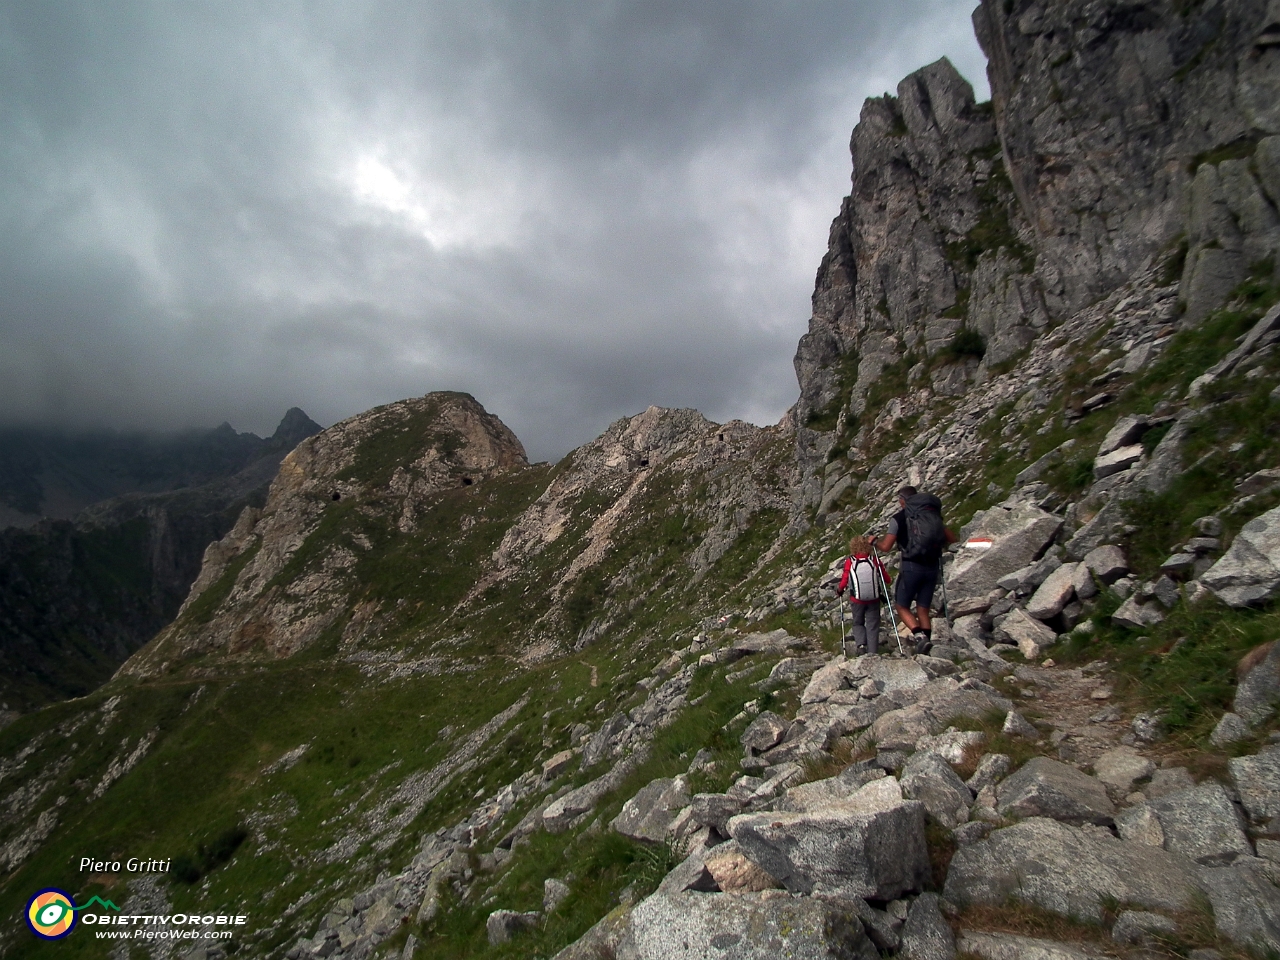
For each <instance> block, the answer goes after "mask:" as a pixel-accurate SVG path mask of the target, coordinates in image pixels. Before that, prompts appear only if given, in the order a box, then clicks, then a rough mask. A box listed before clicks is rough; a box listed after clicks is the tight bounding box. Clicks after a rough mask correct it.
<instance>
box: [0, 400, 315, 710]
mask: <svg viewBox="0 0 1280 960" xmlns="http://www.w3.org/2000/svg"><path fill="white" fill-rule="evenodd" d="M319 429H320V426H319V424H317V423H315V422H313V421H312V420H311V419H310V418H309V417H308V416H307V415H306V414H305V413H303V412H302V411H301V410H299V409H297V408H294V409H291V410H289V411H288V412H287V413H286V414H285V415H284V418H283V419H282V420H281V421H280V424H279V426H278V427H277V428H276V431H275V433H274V434H273V435H272V436H271V437H269V438H267V439H265V440H262V439H259V438H258V437H255V436H253V435H252V434H236V433H235V432H234V431H233V430H231V428H230V427H227V426H225V425H224V428H220V429H218V430H215V431H210V432H209V433H208V434H204V435H200V434H197V435H189V436H185V437H180V438H176V439H172V440H170V441H169V442H167V443H165V442H161V441H151V442H144V441H143V440H141V439H139V438H131V439H130V438H115V447H113V446H112V445H111V444H110V443H108V442H107V441H106V440H103V439H101V438H99V440H98V442H97V443H94V442H90V441H88V440H86V441H82V442H81V447H83V448H84V449H80V450H79V451H78V452H77V455H76V456H71V454H70V453H68V451H67V450H65V449H61V448H60V447H59V445H58V444H55V443H54V442H53V441H52V440H51V439H50V438H47V437H46V438H43V444H39V443H33V446H35V447H36V448H37V451H36V452H37V453H39V452H40V450H39V448H40V447H41V446H42V445H43V446H44V447H45V448H46V449H44V450H43V457H44V459H47V460H52V461H54V463H55V465H56V466H57V467H58V468H59V469H61V470H70V471H71V472H73V473H75V474H77V475H85V474H88V475H90V476H91V477H96V481H94V483H91V484H90V486H94V485H95V484H96V485H97V488H98V489H99V491H101V488H102V485H103V484H108V483H120V484H126V485H131V486H132V487H133V488H134V491H133V492H131V493H127V494H124V495H122V496H118V497H114V498H112V499H107V500H101V501H99V502H97V503H94V504H93V505H91V506H89V507H86V508H85V509H84V510H82V511H80V512H79V513H78V514H76V515H75V517H74V519H71V520H52V519H45V520H41V521H39V522H38V523H36V524H34V525H33V526H31V527H29V528H26V529H20V528H16V527H10V528H8V529H5V530H0V664H2V665H3V667H2V669H0V714H3V715H5V716H11V713H10V711H12V712H14V713H16V712H25V711H27V710H30V709H34V708H36V707H39V706H42V705H44V704H46V703H49V702H51V701H53V700H58V699H65V698H67V697H73V696H83V695H85V694H87V693H89V692H90V691H91V690H93V689H95V688H96V687H98V686H99V685H101V684H102V683H103V682H104V681H105V680H106V679H107V678H109V677H110V676H111V674H112V673H114V672H115V670H116V669H117V668H118V667H119V666H120V664H121V663H123V662H124V661H125V659H127V658H128V657H129V655H130V654H132V653H133V652H135V651H136V650H137V649H138V648H139V647H141V646H142V645H143V644H144V643H146V642H147V641H148V640H150V639H151V638H152V637H154V636H155V635H156V633H157V632H158V631H159V630H160V629H161V628H163V627H164V626H165V625H166V624H168V623H169V622H170V621H171V620H172V619H173V617H174V615H175V614H176V613H177V612H178V609H179V608H180V607H181V605H182V602H183V600H184V599H185V598H186V596H187V592H188V591H189V590H190V588H191V584H192V583H193V581H195V579H196V577H197V575H198V574H199V573H200V567H201V561H202V558H203V555H204V551H205V548H206V547H207V546H208V545H209V544H210V543H212V542H214V541H216V540H219V539H220V538H221V537H222V536H224V535H225V534H226V533H227V532H228V531H229V530H230V529H231V527H232V525H233V524H234V523H235V521H236V518H237V517H238V516H239V515H240V512H241V511H242V510H243V509H244V508H245V507H246V506H248V505H261V503H262V502H263V500H265V498H266V493H267V487H268V486H269V484H270V483H271V480H272V478H273V477H274V476H275V472H276V468H277V467H278V466H279V463H280V460H281V458H283V457H284V455H285V454H286V453H288V452H289V451H290V450H291V449H292V448H293V447H294V446H295V445H296V444H297V443H298V442H299V441H300V440H302V439H303V438H305V437H308V436H310V435H312V434H313V433H316V432H317V431H318V430H319ZM121 446H123V447H125V448H126V452H127V455H125V456H121V457H120V461H121V462H119V463H116V464H115V465H114V471H112V470H109V469H107V468H106V467H104V466H103V464H102V463H99V462H98V461H99V460H106V461H110V460H111V459H112V458H111V457H110V456H109V455H108V453H109V451H111V450H113V449H114V450H115V451H116V452H117V453H118V452H120V451H119V449H118V448H119V447H121ZM47 448H52V451H51V450H50V449H47ZM28 452H30V451H28ZM55 454H57V456H55ZM6 455H7V459H8V461H9V462H8V466H9V467H13V465H14V464H13V455H14V448H13V447H12V446H10V447H8V448H7V451H6ZM35 462H36V464H37V465H39V464H40V463H41V462H42V458H41V456H37V457H36V460H35ZM45 471H46V473H48V472H52V473H53V474H54V475H55V476H56V475H57V473H58V470H55V469H53V468H52V467H50V466H49V465H48V463H46V464H45ZM9 476H10V479H13V473H12V472H11V473H10V474H9ZM20 479H25V480H28V481H29V480H32V479H33V477H32V476H31V475H30V474H22V475H21V476H20ZM193 481H194V482H193ZM184 483H186V484H190V485H185V486H184V485H182V484H184ZM156 487H159V488H161V490H162V492H143V491H144V490H146V489H149V488H156ZM172 487H177V488H176V489H171V488H172ZM45 495H46V500H47V499H49V497H50V490H45Z"/></svg>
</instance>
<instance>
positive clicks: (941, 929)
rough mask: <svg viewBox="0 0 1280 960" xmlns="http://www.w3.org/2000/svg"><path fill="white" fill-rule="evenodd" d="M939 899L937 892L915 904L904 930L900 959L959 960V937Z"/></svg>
mask: <svg viewBox="0 0 1280 960" xmlns="http://www.w3.org/2000/svg"><path fill="white" fill-rule="evenodd" d="M938 899H939V898H938V895H937V894H936V893H922V894H920V896H919V897H917V898H916V900H915V902H914V903H913V904H911V910H910V912H909V913H908V914H907V923H906V926H904V927H903V928H902V940H901V950H900V952H899V956H901V957H903V958H904V960H955V956H956V940H955V934H953V933H952V932H951V924H949V923H947V919H946V917H944V916H943V915H942V909H941V907H940V906H939V904H938Z"/></svg>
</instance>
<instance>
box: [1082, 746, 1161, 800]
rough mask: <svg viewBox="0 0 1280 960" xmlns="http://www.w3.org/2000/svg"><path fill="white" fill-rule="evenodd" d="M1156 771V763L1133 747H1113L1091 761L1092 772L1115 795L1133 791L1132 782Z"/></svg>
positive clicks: (1125, 794) (1120, 795) (1118, 795)
mask: <svg viewBox="0 0 1280 960" xmlns="http://www.w3.org/2000/svg"><path fill="white" fill-rule="evenodd" d="M1155 771H1156V765H1155V764H1154V763H1152V762H1151V761H1150V760H1148V759H1147V758H1146V757H1144V756H1143V755H1142V754H1140V753H1138V751H1137V750H1135V749H1134V748H1133V747H1115V748H1114V749H1111V750H1108V751H1107V752H1106V753H1104V754H1103V755H1102V756H1100V757H1099V758H1098V759H1097V760H1095V761H1094V762H1093V774H1094V776H1096V777H1097V778H1098V779H1099V780H1101V781H1102V783H1103V785H1104V786H1105V787H1106V788H1107V790H1108V791H1109V792H1110V793H1111V794H1112V795H1114V796H1116V797H1126V796H1128V795H1129V794H1130V793H1132V792H1133V787H1134V784H1135V783H1136V782H1137V781H1139V780H1141V779H1143V778H1144V777H1149V776H1151V775H1152V774H1153V773H1155Z"/></svg>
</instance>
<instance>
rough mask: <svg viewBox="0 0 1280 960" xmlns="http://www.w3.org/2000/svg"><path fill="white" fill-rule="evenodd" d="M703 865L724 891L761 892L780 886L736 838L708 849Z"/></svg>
mask: <svg viewBox="0 0 1280 960" xmlns="http://www.w3.org/2000/svg"><path fill="white" fill-rule="evenodd" d="M703 865H704V866H705V867H706V870H707V873H709V874H710V875H711V879H713V880H714V881H715V882H716V886H717V887H718V888H719V889H720V891H721V892H723V893H759V892H760V891H761V890H776V889H777V888H778V887H779V886H780V884H779V883H778V881H777V880H775V879H773V877H771V876H769V874H767V873H765V872H764V871H763V870H761V869H760V867H759V866H757V865H756V864H754V863H752V862H751V861H750V860H749V859H748V858H747V855H746V854H745V853H743V852H742V848H741V847H739V846H738V843H737V841H735V840H730V841H729V842H728V843H722V844H720V845H719V846H716V847H713V848H712V849H711V850H709V851H707V854H706V857H705V859H704V860H703Z"/></svg>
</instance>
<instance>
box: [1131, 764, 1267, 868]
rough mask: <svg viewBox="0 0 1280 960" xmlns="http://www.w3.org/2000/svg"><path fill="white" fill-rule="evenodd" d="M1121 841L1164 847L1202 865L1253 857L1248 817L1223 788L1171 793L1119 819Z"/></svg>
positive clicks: (1206, 785)
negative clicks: (1246, 828) (1245, 816)
mask: <svg viewBox="0 0 1280 960" xmlns="http://www.w3.org/2000/svg"><path fill="white" fill-rule="evenodd" d="M1116 827H1117V829H1118V830H1119V831H1120V836H1121V837H1122V838H1124V839H1125V840H1132V841H1134V842H1135V843H1145V844H1149V845H1151V846H1160V847H1164V849H1166V850H1169V851H1172V852H1173V853H1180V854H1182V855H1183V856H1185V857H1189V858H1191V859H1192V860H1195V861H1197V862H1199V863H1204V864H1214V865H1222V864H1224V863H1230V862H1231V861H1232V860H1234V859H1236V858H1237V857H1241V856H1245V857H1249V856H1252V855H1253V847H1252V846H1251V845H1250V843H1249V838H1248V837H1247V836H1246V835H1245V832H1244V818H1243V817H1242V816H1241V815H1240V811H1238V810H1237V809H1236V808H1235V805H1234V804H1233V803H1232V802H1231V799H1230V798H1229V797H1228V796H1227V792H1226V791H1225V790H1223V789H1222V785H1221V784H1218V783H1213V782H1208V783H1204V784H1201V785H1200V786H1198V787H1190V788H1189V789H1186V790H1178V791H1175V792H1174V793H1169V794H1165V795H1164V796H1162V797H1159V798H1157V799H1155V800H1151V801H1149V802H1147V803H1141V804H1138V805H1137V806H1134V807H1130V808H1129V809H1127V810H1125V811H1124V812H1123V813H1122V814H1120V815H1119V816H1118V817H1117V818H1116Z"/></svg>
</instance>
